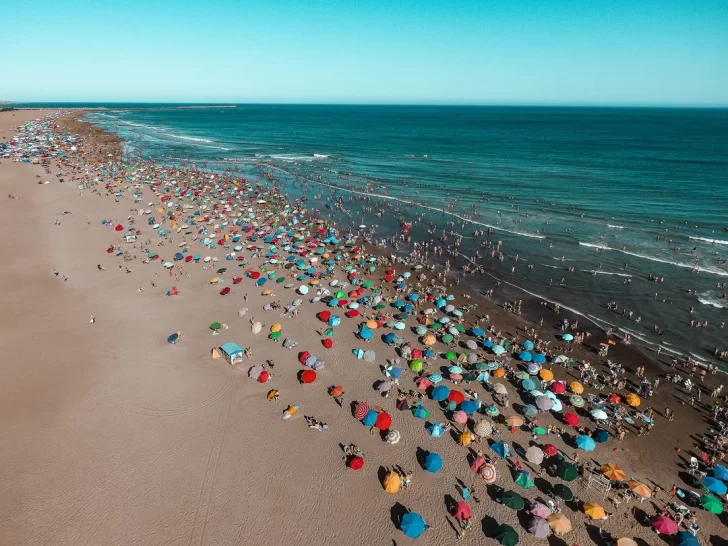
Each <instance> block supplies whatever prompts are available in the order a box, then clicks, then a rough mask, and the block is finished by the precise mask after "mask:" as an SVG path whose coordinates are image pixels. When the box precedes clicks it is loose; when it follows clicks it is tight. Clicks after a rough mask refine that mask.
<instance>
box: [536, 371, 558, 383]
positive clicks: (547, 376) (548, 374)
mask: <svg viewBox="0 0 728 546" xmlns="http://www.w3.org/2000/svg"><path fill="white" fill-rule="evenodd" d="M538 375H539V377H540V378H541V379H543V380H544V381H552V380H553V379H554V372H552V371H551V370H541V371H539V372H538Z"/></svg>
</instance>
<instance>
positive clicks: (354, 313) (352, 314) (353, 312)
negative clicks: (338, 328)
mask: <svg viewBox="0 0 728 546" xmlns="http://www.w3.org/2000/svg"><path fill="white" fill-rule="evenodd" d="M344 314H345V315H346V316H347V317H348V318H354V317H358V316H359V311H357V310H356V309H352V310H351V311H347V312H346V313H344Z"/></svg>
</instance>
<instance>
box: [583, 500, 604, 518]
mask: <svg viewBox="0 0 728 546" xmlns="http://www.w3.org/2000/svg"><path fill="white" fill-rule="evenodd" d="M584 513H585V514H586V515H587V516H589V517H590V518H591V519H604V508H602V507H601V506H599V505H598V504H595V503H593V502H587V503H586V504H585V505H584Z"/></svg>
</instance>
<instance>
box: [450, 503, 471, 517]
mask: <svg viewBox="0 0 728 546" xmlns="http://www.w3.org/2000/svg"><path fill="white" fill-rule="evenodd" d="M453 516H455V519H458V520H464V519H468V518H469V517H470V505H469V504H468V503H467V502H463V501H460V502H459V503H457V504H456V505H455V513H454V514H453Z"/></svg>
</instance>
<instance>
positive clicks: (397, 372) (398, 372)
mask: <svg viewBox="0 0 728 546" xmlns="http://www.w3.org/2000/svg"><path fill="white" fill-rule="evenodd" d="M389 377H391V378H393V379H399V378H400V377H402V368H392V369H391V370H389Z"/></svg>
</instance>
